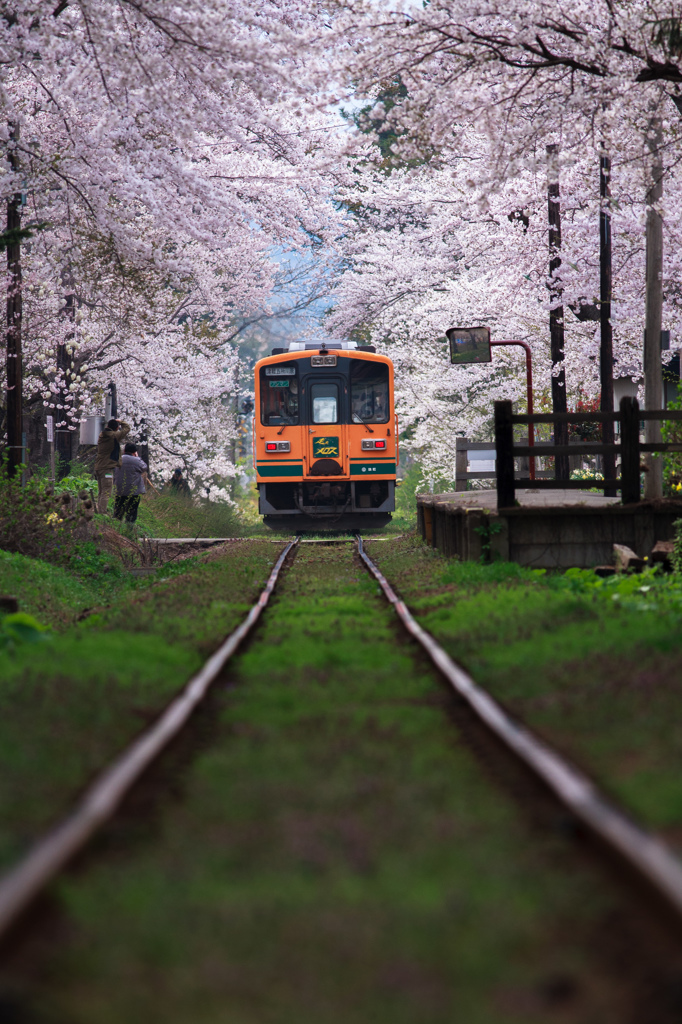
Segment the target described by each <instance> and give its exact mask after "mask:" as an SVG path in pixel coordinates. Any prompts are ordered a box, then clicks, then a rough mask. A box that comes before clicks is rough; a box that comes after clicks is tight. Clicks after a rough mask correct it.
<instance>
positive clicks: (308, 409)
mask: <svg viewBox="0 0 682 1024" xmlns="http://www.w3.org/2000/svg"><path fill="white" fill-rule="evenodd" d="M253 457H254V466H255V469H256V479H257V483H258V492H259V511H260V512H261V514H262V515H263V516H264V521H265V523H266V524H268V525H269V526H273V527H278V528H285V529H288V530H291V531H294V532H295V531H297V530H320V529H323V530H324V529H340V530H343V529H359V528H362V527H363V526H364V527H368V526H385V525H386V523H388V522H389V520H390V518H391V512H392V511H393V510H394V509H395V480H396V467H397V463H398V433H397V423H396V417H395V409H394V404H393V364H392V363H391V360H390V359H387V358H386V356H379V355H376V353H375V351H374V349H373V348H372V347H371V346H362V345H356V343H355V342H327V343H326V344H325V343H324V342H315V343H311V342H305V343H304V342H292V343H291V344H290V345H289V348H288V349H274V350H273V354H272V355H271V356H268V357H267V358H266V359H261V360H260V361H259V362H258V363H257V364H256V411H255V416H254V427H253Z"/></svg>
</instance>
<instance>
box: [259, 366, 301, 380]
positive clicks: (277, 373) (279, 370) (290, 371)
mask: <svg viewBox="0 0 682 1024" xmlns="http://www.w3.org/2000/svg"><path fill="white" fill-rule="evenodd" d="M265 376H266V377H295V376H296V367H295V366H266V367H265Z"/></svg>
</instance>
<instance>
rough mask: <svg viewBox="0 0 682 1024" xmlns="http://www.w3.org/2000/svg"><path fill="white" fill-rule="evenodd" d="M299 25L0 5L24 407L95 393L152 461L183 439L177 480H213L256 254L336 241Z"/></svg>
mask: <svg viewBox="0 0 682 1024" xmlns="http://www.w3.org/2000/svg"><path fill="white" fill-rule="evenodd" d="M306 19H307V20H306ZM309 20H310V19H309V12H306V9H305V5H300V8H299V6H298V5H296V4H295V3H280V4H278V3H264V4H260V5H257V7H254V8H253V10H246V9H245V8H244V6H243V5H242V4H240V3H226V2H224V0H209V2H202V3H199V2H198V0H194V2H190V3H188V4H184V5H182V6H179V5H173V4H162V5H159V4H158V3H154V2H151V0H130V2H128V0H111V2H106V0H105V2H99V0H98V2H92V0H77V2H69V3H66V2H62V3H59V4H56V5H55V4H48V3H41V2H34V3H30V2H25V0H18V2H16V3H14V4H9V5H6V7H5V9H4V15H3V17H2V19H0V68H1V69H2V70H1V71H0V103H2V106H3V121H2V124H3V125H4V127H0V140H1V141H2V143H3V146H4V151H5V156H6V160H5V164H4V169H3V173H2V174H1V175H0V180H1V181H2V191H3V195H4V196H5V197H6V198H8V199H11V197H13V196H14V195H16V194H17V193H20V194H23V195H24V196H25V197H26V206H25V207H24V211H23V214H24V215H23V224H24V226H25V227H26V228H28V230H29V231H30V230H31V228H32V226H34V230H33V237H32V238H31V240H30V242H28V243H27V244H25V246H24V254H23V256H24V259H23V272H24V287H23V296H24V325H23V326H24V332H23V333H24V347H25V363H26V367H27V380H26V391H27V398H28V399H29V401H30V402H32V403H33V407H34V408H36V407H37V403H40V402H41V403H47V407H48V408H49V409H52V408H54V409H55V410H56V412H57V416H58V418H59V424H60V425H62V426H70V427H72V426H73V425H74V424H75V422H76V421H77V420H78V419H79V418H80V415H81V413H82V412H83V411H84V410H87V408H88V407H90V406H94V405H97V404H98V401H99V397H100V396H101V393H102V389H103V387H104V385H105V384H106V383H107V382H108V380H112V379H113V380H115V381H116V383H117V384H118V388H119V395H120V399H121V402H122V406H123V408H124V410H125V411H126V413H127V414H128V416H129V417H131V418H132V419H133V420H134V421H135V422H136V423H139V422H140V421H141V420H144V422H145V426H146V428H147V430H148V431H149V432H150V437H151V441H152V445H153V446H154V445H157V444H158V451H155V455H156V459H157V462H160V463H161V464H163V462H164V452H165V451H166V449H169V450H171V451H175V450H177V448H178V447H183V448H186V446H187V445H186V443H187V442H188V441H189V439H191V444H190V448H191V449H192V451H194V452H195V456H194V461H193V465H194V466H195V467H196V472H197V473H200V474H203V475H204V476H205V475H206V473H207V472H208V470H209V463H210V464H211V465H213V466H214V471H215V472H216V473H219V474H224V473H226V472H228V471H229V470H230V467H229V465H228V463H227V461H226V459H225V457H224V456H223V457H221V458H219V457H218V455H217V451H218V449H219V448H220V441H219V438H220V437H221V436H222V437H223V438H224V440H225V441H227V440H229V438H228V437H227V436H226V434H229V431H230V429H231V428H230V424H229V421H228V419H226V414H225V409H226V408H227V405H226V398H227V396H228V394H233V392H234V389H235V388H237V387H238V384H237V381H238V374H237V373H236V372H235V371H234V360H235V354H234V352H233V349H232V348H231V347H230V346H229V345H227V347H226V343H227V342H228V341H229V339H230V338H231V337H233V336H235V334H238V332H239V330H240V326H241V325H242V324H243V323H244V320H245V318H247V319H248V318H249V317H253V316H258V315H267V314H268V311H269V307H268V299H269V295H270V293H271V290H272V288H273V284H274V282H275V280H276V276H277V261H276V259H275V258H273V254H274V253H276V252H277V251H279V250H281V249H282V247H292V246H293V247H294V248H295V247H298V248H300V249H304V248H306V247H310V246H311V244H315V245H317V247H318V250H320V249H322V248H323V247H324V242H325V240H326V239H327V238H328V237H333V235H334V234H335V232H336V230H337V229H336V220H337V216H336V214H335V211H334V208H333V207H332V206H331V204H330V203H329V201H328V196H329V191H330V189H329V184H328V168H329V155H328V152H327V150H328V149H329V146H332V147H333V145H334V136H333V134H329V133H327V132H325V131H321V130H320V129H324V128H325V126H326V125H327V123H328V121H329V118H330V115H329V113H328V112H327V111H324V110H323V111H322V112H321V113H320V112H317V111H316V110H315V108H314V107H312V106H311V105H310V104H306V103H305V89H304V86H305V79H306V76H305V74H304V71H303V67H302V63H303V62H302V58H301V56H300V55H299V51H298V47H297V46H296V45H294V43H295V40H297V39H299V38H300V37H301V35H302V34H303V33H305V32H306V31H307V25H308V22H309ZM337 120H338V118H337ZM164 423H165V424H166V426H165V427H164V425H163V424H164ZM180 424H182V427H180ZM202 424H203V425H204V426H202ZM178 431H180V434H179V436H178ZM170 435H175V437H176V441H175V444H174V445H170V444H168V443H167V442H168V441H169V439H170ZM180 438H182V444H180ZM225 450H226V448H225V447H224V448H223V451H225ZM200 453H203V454H200ZM169 459H170V460H171V461H177V457H176V456H175V455H173V456H170V455H169Z"/></svg>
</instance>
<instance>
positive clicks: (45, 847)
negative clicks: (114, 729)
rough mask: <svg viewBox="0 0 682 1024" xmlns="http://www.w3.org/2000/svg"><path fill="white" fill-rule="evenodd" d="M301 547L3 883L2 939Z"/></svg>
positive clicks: (239, 635)
mask: <svg viewBox="0 0 682 1024" xmlns="http://www.w3.org/2000/svg"><path fill="white" fill-rule="evenodd" d="M297 544H298V538H296V540H292V541H290V542H289V543H288V544H286V545H285V547H284V548H283V550H282V551H281V553H280V555H279V558H278V559H277V561H276V563H275V565H274V568H273V569H272V572H271V573H270V576H269V577H268V581H267V583H266V584H265V587H264V588H263V590H262V592H261V594H260V596H259V598H258V600H257V601H256V603H255V604H254V605H253V607H252V608H251V610H250V611H249V614H248V615H247V616H246V618H245V619H244V621H243V622H242V623H241V625H239V626H238V627H237V629H235V630H234V631H233V632H232V633H230V635H229V636H228V638H227V639H226V640H225V641H224V642H223V643H222V644H221V646H220V647H219V648H218V650H217V651H215V653H214V654H212V655H211V657H210V658H209V659H208V661H207V662H206V663H205V664H204V666H203V667H202V668H201V670H200V671H199V672H198V673H197V674H196V675H195V676H194V677H193V678H192V679H190V681H189V682H188V683H187V685H186V686H185V688H184V690H183V691H182V693H180V695H179V696H178V697H176V698H174V700H172V701H171V702H170V704H169V705H168V707H167V708H166V709H165V711H163V712H162V714H161V715H160V717H159V718H158V719H157V721H156V722H155V723H154V724H153V725H152V726H151V727H150V728H149V729H147V730H146V731H145V732H143V733H142V735H141V736H139V737H138V738H137V739H136V740H134V741H133V743H131V745H130V746H129V747H128V748H127V749H126V750H125V751H123V753H122V754H120V755H119V756H118V757H117V758H116V760H114V761H113V762H112V764H111V765H110V766H109V767H108V768H106V769H105V770H104V771H103V772H102V773H101V774H100V775H99V776H98V777H97V778H96V779H95V780H94V781H93V782H92V783H91V785H90V786H89V787H88V788H87V789H86V791H85V793H84V794H83V796H82V797H81V799H80V800H79V801H78V803H77V804H76V806H75V807H74V808H73V810H72V811H71V812H70V814H68V815H67V817H66V818H64V819H63V821H62V822H61V823H60V824H58V825H57V826H56V827H55V828H54V829H52V830H51V831H50V832H48V833H47V834H46V835H45V836H44V837H43V838H42V839H40V840H39V841H38V842H37V843H36V844H35V846H34V847H33V848H32V849H31V850H29V852H28V853H27V854H26V856H25V857H24V858H23V859H22V860H21V861H19V863H18V864H16V866H15V867H14V868H12V869H10V870H9V871H8V872H7V873H6V874H5V875H4V877H3V878H2V879H0V939H2V938H3V937H4V936H6V935H7V933H8V932H9V931H10V930H11V929H12V928H13V926H14V925H15V924H16V923H17V921H18V920H19V919H20V918H21V917H22V915H23V914H24V913H25V912H26V911H27V910H28V909H29V907H30V906H31V904H32V903H33V902H34V900H35V899H36V898H37V897H38V896H39V895H40V893H41V892H42V891H43V890H44V889H45V887H46V886H47V885H48V884H49V883H50V882H51V881H52V880H53V879H54V878H55V877H56V876H57V875H58V874H59V873H60V872H61V871H63V870H64V868H65V867H66V866H67V865H68V864H69V863H70V861H71V860H72V859H73V858H74V857H75V856H76V855H77V854H78V853H79V852H80V851H81V850H82V849H83V848H84V847H85V846H86V845H87V843H88V842H89V840H90V839H91V838H92V836H93V835H94V834H95V832H97V831H98V829H100V828H101V827H102V826H103V825H104V824H105V823H106V822H107V821H109V820H110V819H111V817H112V816H113V815H114V814H115V812H116V810H117V809H118V807H119V806H120V804H121V802H122V801H123V800H124V798H125V797H126V795H127V794H128V793H129V792H130V790H131V789H132V788H133V786H134V785H135V784H136V783H137V782H138V781H139V779H140V778H141V777H142V775H143V774H144V772H145V771H147V769H148V768H149V767H150V766H151V765H152V764H153V763H154V761H156V760H157V758H158V757H159V756H160V755H161V754H162V753H163V752H164V750H165V749H166V748H167V746H168V744H169V743H170V742H171V741H172V740H173V739H175V737H176V736H178V735H179V733H180V732H181V731H182V729H183V728H184V726H185V725H186V724H187V722H188V721H189V719H190V717H191V715H192V713H193V712H194V711H195V710H196V708H197V707H198V705H199V704H201V702H202V701H203V700H204V698H205V697H206V695H207V693H208V692H209V690H210V688H211V685H212V684H213V683H214V682H215V680H216V679H217V677H218V676H219V674H220V673H221V671H222V670H223V669H224V668H225V665H226V664H227V662H228V661H229V660H230V658H231V657H232V656H233V655H234V654H235V652H236V651H237V649H238V648H239V646H240V645H241V644H242V643H243V641H244V640H245V639H246V637H247V636H248V635H249V634H250V633H251V632H252V630H253V629H254V627H255V625H256V623H257V622H258V620H259V619H260V617H261V615H262V613H263V610H264V608H265V607H266V605H267V604H268V602H269V600H270V597H271V595H272V593H273V591H274V589H275V586H276V585H277V580H278V578H279V575H280V573H281V571H282V568H283V567H284V564H285V562H286V559H287V557H288V555H289V554H290V553H291V551H292V550H294V549H295V548H296V546H297Z"/></svg>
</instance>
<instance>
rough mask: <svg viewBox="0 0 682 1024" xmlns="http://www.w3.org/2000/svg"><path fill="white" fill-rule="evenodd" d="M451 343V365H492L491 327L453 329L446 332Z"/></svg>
mask: <svg viewBox="0 0 682 1024" xmlns="http://www.w3.org/2000/svg"><path fill="white" fill-rule="evenodd" d="M445 334H446V336H447V339H448V341H449V342H450V362H451V363H458V364H462V363H491V362H492V354H491V352H490V328H489V327H451V328H450V329H449V330H447V331H446V332H445Z"/></svg>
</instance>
